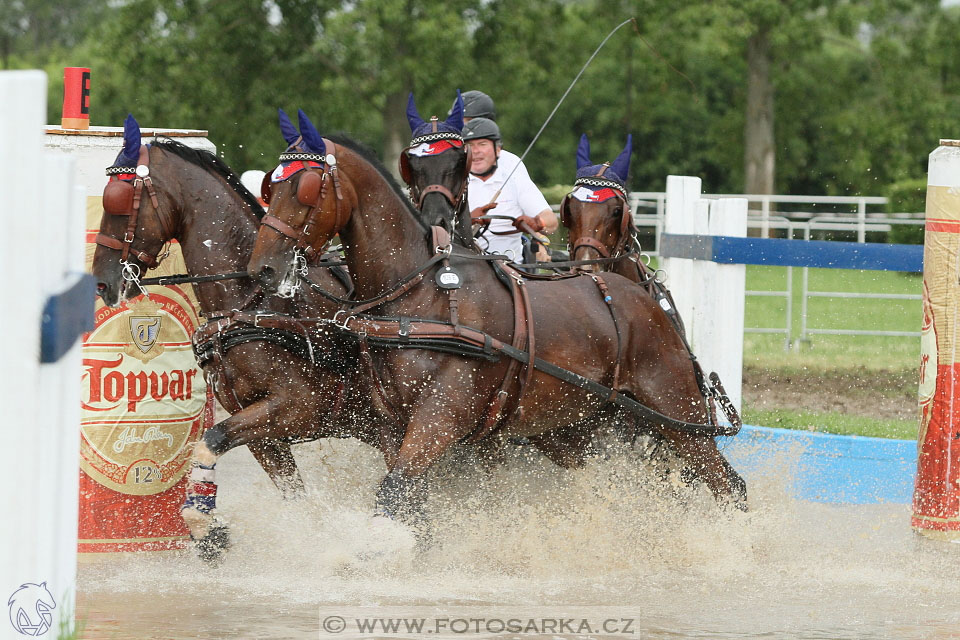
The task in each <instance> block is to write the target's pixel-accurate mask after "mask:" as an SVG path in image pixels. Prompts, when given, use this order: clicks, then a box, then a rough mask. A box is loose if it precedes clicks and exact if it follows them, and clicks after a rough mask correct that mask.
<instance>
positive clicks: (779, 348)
mask: <svg viewBox="0 0 960 640" xmlns="http://www.w3.org/2000/svg"><path fill="white" fill-rule="evenodd" d="M802 274H803V270H802V269H799V268H795V269H793V283H792V288H793V292H792V293H793V294H792V302H793V308H792V314H791V316H792V332H791V336H790V338H791V344H792V346H793V349H792V351H794V353H792V354H790V355H792V356H794V357H793V359H792V360H791V361H792V362H793V363H795V364H803V365H805V366H810V365H816V364H818V363H819V364H822V365H825V366H837V365H838V364H840V365H842V364H844V363H847V364H849V365H850V366H861V367H866V368H871V369H876V368H900V367H902V366H913V364H914V363H915V362H916V361H917V359H918V358H919V353H920V339H919V338H916V337H891V336H832V335H808V336H807V340H805V341H803V342H801V341H800V338H801V327H802V277H803V275H802ZM921 282H922V281H921V278H920V276H919V275H916V274H904V273H891V272H885V271H850V270H846V269H810V270H809V290H810V291H831V292H838V291H839V292H854V293H888V294H914V295H916V294H919V293H920V288H921ZM786 286H787V270H786V268H784V267H760V266H752V265H751V266H748V267H747V289H748V290H754V291H778V290H779V291H784V290H785V289H786ZM744 316H745V321H744V324H745V326H746V327H777V328H779V327H785V326H786V299H785V298H772V297H754V296H748V297H747V299H746V306H745V309H744ZM921 320H922V316H921V306H920V301H919V300H886V299H882V300H877V299H850V298H819V297H817V298H808V300H807V326H808V328H813V329H866V330H881V331H919V330H920V323H921ZM747 338H748V340H747V341H746V342H747V343H746V344H745V345H744V357H745V359H757V360H759V361H760V362H759V363H760V364H764V365H766V364H767V363H766V362H764V361H765V360H770V361H771V362H776V363H780V364H785V363H786V362H785V360H784V358H783V353H782V352H783V351H784V340H785V338H786V336H784V335H774V334H767V335H764V334H747ZM797 356H801V357H799V358H798V357H797ZM851 359H853V360H854V362H855V363H856V364H854V362H850V360H851Z"/></svg>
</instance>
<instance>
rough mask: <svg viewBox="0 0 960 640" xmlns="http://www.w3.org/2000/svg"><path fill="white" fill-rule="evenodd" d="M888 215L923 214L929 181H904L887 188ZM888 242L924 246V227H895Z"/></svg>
mask: <svg viewBox="0 0 960 640" xmlns="http://www.w3.org/2000/svg"><path fill="white" fill-rule="evenodd" d="M884 195H886V196H887V213H891V214H898V213H917V212H921V213H922V212H923V211H924V209H925V207H926V199H927V197H926V196H927V180H926V178H920V179H916V180H903V181H901V182H895V183H894V184H892V185H890V186H889V187H887V192H886V193H885V194H884ZM887 242H892V243H895V244H923V225H920V224H917V225H893V226H892V228H891V229H890V233H889V235H888V236H887Z"/></svg>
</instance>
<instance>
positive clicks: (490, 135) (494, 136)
mask: <svg viewBox="0 0 960 640" xmlns="http://www.w3.org/2000/svg"><path fill="white" fill-rule="evenodd" d="M462 135H463V139H464V140H465V141H466V140H477V139H480V138H486V139H488V140H493V141H494V142H500V127H498V126H497V123H496V122H494V121H493V120H491V119H490V118H474V119H473V120H471V121H470V122H468V123H467V124H465V125H463V133H462Z"/></svg>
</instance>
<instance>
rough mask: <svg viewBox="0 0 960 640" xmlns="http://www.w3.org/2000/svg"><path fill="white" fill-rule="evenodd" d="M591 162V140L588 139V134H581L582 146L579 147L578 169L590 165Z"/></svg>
mask: <svg viewBox="0 0 960 640" xmlns="http://www.w3.org/2000/svg"><path fill="white" fill-rule="evenodd" d="M591 164H593V163H592V162H590V141H589V140H587V134H583V135H582V136H580V146H578V147H577V169H578V170H580V169H583V168H584V167H589V166H590V165H591Z"/></svg>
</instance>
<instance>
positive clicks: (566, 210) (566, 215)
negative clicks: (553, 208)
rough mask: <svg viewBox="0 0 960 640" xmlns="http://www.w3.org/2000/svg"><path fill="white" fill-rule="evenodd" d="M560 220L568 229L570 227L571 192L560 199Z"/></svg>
mask: <svg viewBox="0 0 960 640" xmlns="http://www.w3.org/2000/svg"><path fill="white" fill-rule="evenodd" d="M560 222H561V223H562V224H563V226H565V227H566V228H567V229H569V228H570V194H569V193H568V194H567V195H565V196H563V200H561V201H560Z"/></svg>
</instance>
